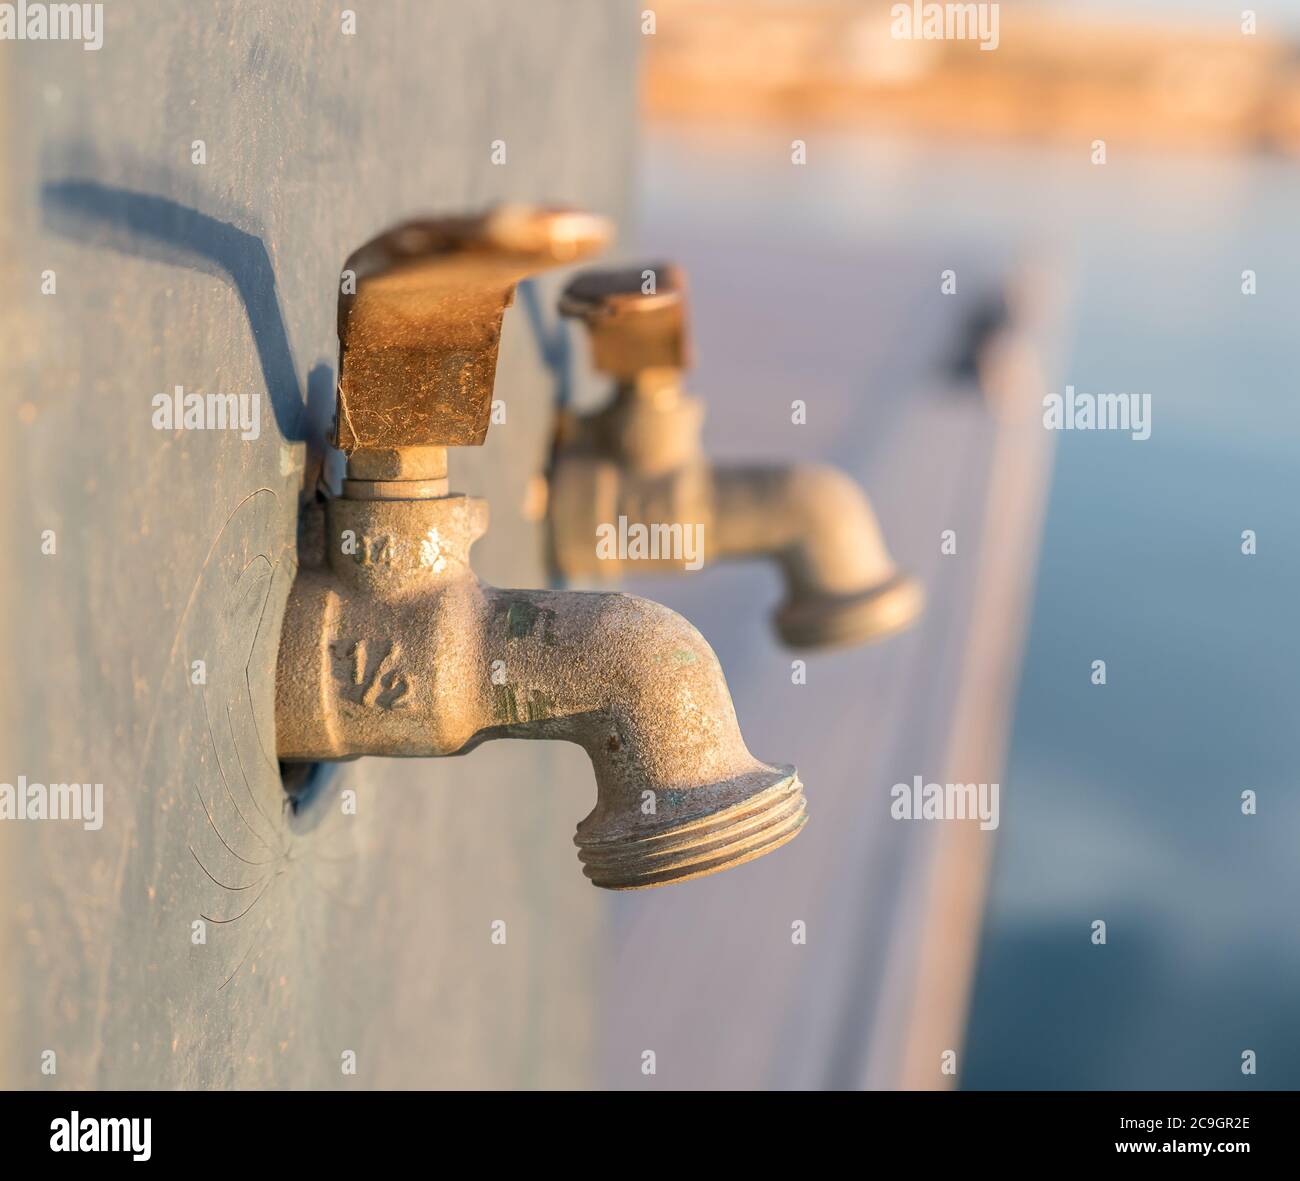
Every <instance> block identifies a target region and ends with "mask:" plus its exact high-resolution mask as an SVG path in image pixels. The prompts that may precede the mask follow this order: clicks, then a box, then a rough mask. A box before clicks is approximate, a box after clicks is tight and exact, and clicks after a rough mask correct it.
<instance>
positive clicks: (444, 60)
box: [0, 0, 638, 1088]
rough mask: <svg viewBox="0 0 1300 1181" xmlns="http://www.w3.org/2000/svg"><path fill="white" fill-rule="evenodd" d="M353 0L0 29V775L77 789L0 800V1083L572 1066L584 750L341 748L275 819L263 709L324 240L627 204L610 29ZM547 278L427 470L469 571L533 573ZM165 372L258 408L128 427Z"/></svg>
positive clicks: (625, 142) (575, 1070) (343, 245)
mask: <svg viewBox="0 0 1300 1181" xmlns="http://www.w3.org/2000/svg"><path fill="white" fill-rule="evenodd" d="M350 7H351V8H352V9H354V10H355V11H356V12H357V27H356V32H355V34H354V35H346V34H345V33H344V32H343V31H342V28H341V23H340V16H339V11H338V7H337V6H335V5H332V4H315V3H309V2H307V0H293V2H289V0H285V2H280V3H274V4H272V3H238V2H235V3H223V4H221V5H211V6H209V5H190V4H181V3H169V4H167V5H166V6H162V5H158V4H153V3H144V2H143V0H140V2H132V0H114V2H113V3H112V4H108V5H105V8H106V10H107V11H106V20H107V27H106V30H105V38H104V45H103V48H102V49H101V50H99V51H97V52H86V51H84V50H83V49H82V48H81V47H80V46H78V45H75V44H69V43H58V42H54V43H30V42H24V43H16V42H8V43H5V44H4V45H3V47H0V85H2V86H3V94H4V97H5V102H4V103H3V107H4V110H5V115H4V118H5V120H6V126H5V127H4V129H3V139H2V140H0V157H2V159H3V163H4V168H3V173H4V177H5V184H4V191H3V195H2V198H0V199H2V200H3V202H4V208H3V210H2V211H3V212H4V214H5V217H4V218H3V219H0V220H2V222H3V227H4V229H3V232H4V234H5V237H6V241H5V242H4V243H3V245H4V246H5V250H4V252H3V254H4V258H5V262H4V263H3V266H4V268H5V270H6V271H7V272H8V273H7V274H6V275H5V279H6V283H5V290H6V292H7V293H8V294H9V297H10V298H9V306H8V308H7V315H6V316H5V318H4V320H5V322H4V324H3V326H0V332H3V338H2V339H0V345H3V350H0V351H2V352H3V357H4V360H3V363H2V364H3V373H0V377H2V378H3V384H4V392H3V394H2V395H0V398H3V403H2V404H0V413H2V414H3V422H4V423H5V431H4V432H3V440H2V441H0V460H2V461H3V472H4V491H5V497H6V500H7V502H8V505H9V509H8V511H7V513H6V514H5V517H6V518H7V520H6V521H5V523H4V525H3V527H2V528H3V529H4V530H5V534H4V536H3V537H2V538H0V541H3V543H4V548H5V553H6V576H5V578H4V583H3V585H4V590H3V608H4V610H3V616H4V624H3V629H4V630H3V633H2V634H0V640H2V641H3V643H4V651H5V653H6V657H7V674H8V675H7V676H5V677H4V678H3V681H4V682H5V685H4V688H3V690H0V691H3V692H4V693H5V694H6V698H5V700H4V702H3V703H2V704H3V706H4V708H3V712H2V713H0V717H3V719H4V721H3V722H2V723H0V724H2V725H4V726H5V729H6V732H4V733H0V782H9V783H16V782H17V780H18V777H19V776H26V777H27V779H28V780H29V781H36V782H40V783H45V784H49V783H51V782H58V783H62V782H87V781H88V782H91V783H100V782H102V784H103V824H102V828H99V829H92V830H88V829H86V828H85V827H84V826H83V825H81V824H79V823H77V822H75V821H48V820H47V821H36V820H27V821H14V822H12V823H3V824H0V865H2V866H3V869H0V874H2V875H3V876H2V877H0V890H2V891H3V903H0V978H2V979H0V984H2V987H0V1085H4V1086H7V1087H23V1088H29V1087H42V1086H46V1087H60V1088H62V1087H88V1086H94V1087H110V1088H111V1087H129V1086H130V1087H176V1086H184V1087H230V1086H235V1087H253V1086H295V1087H313V1088H316V1087H320V1088H330V1087H358V1086H359V1087H403V1086H549V1085H581V1084H582V1083H583V1082H585V1081H587V1080H588V1078H589V1074H588V1071H589V1064H590V1062H591V1060H592V1058H593V1056H594V1047H593V1046H592V1045H591V1039H592V1036H593V1035H592V1033H591V1032H590V1019H589V1014H590V1010H591V1002H592V992H593V990H594V988H595V984H594V982H593V971H592V965H593V962H594V960H595V938H596V931H597V928H598V919H599V914H600V910H599V899H598V896H597V894H596V891H594V890H593V889H592V888H591V887H590V886H589V885H588V884H587V883H586V881H585V879H583V878H582V876H581V874H580V872H579V866H578V863H577V860H576V857H575V853H574V849H573V847H572V844H571V837H572V830H573V826H574V824H575V823H576V821H577V820H578V819H580V818H581V816H582V815H584V814H585V813H586V811H587V810H588V809H589V807H590V805H591V802H592V800H593V798H594V789H593V787H592V781H591V773H590V769H589V767H588V765H587V763H586V759H585V757H584V756H583V755H582V754H581V752H580V751H578V750H577V748H572V747H567V746H566V747H560V746H557V745H554V744H536V743H528V744H523V743H491V744H488V745H487V746H485V747H483V748H481V749H479V750H478V751H476V752H474V753H473V754H472V755H470V756H468V757H466V758H464V759H453V760H445V761H441V762H428V761H421V762H410V763H407V762H402V761H395V760H392V761H387V760H386V761H380V760H367V761H364V762H361V763H357V764H353V765H351V766H349V767H347V768H346V769H345V770H343V771H342V772H341V773H340V774H339V775H337V776H336V777H335V778H334V780H333V781H332V782H331V784H330V786H329V787H328V788H327V789H326V790H325V791H323V792H322V793H321V794H320V796H319V797H318V798H317V799H316V800H314V801H313V802H312V804H311V805H309V806H308V807H307V808H306V809H305V810H304V812H303V813H302V814H301V815H297V816H295V815H293V814H291V813H290V812H289V811H288V810H286V808H285V805H284V795H283V790H282V787H281V784H280V781H279V777H278V772H277V768H276V764H275V760H274V749H275V746H274V734H273V729H272V721H273V717H272V709H271V694H272V690H273V674H274V658H275V650H276V640H277V626H278V618H279V610H280V608H281V606H282V603H283V600H284V597H285V595H286V593H287V590H288V586H289V582H290V579H291V575H292V564H293V556H294V542H295V521H296V516H297V507H298V498H299V490H300V487H301V485H302V482H303V473H304V466H305V465H308V464H310V462H311V454H312V453H315V452H316V448H317V447H318V445H319V441H320V439H321V438H322V437H323V434H324V432H325V430H326V429H327V426H328V421H329V417H330V415H331V413H332V392H333V381H334V365H335V352H336V347H337V346H336V339H335V310H336V298H337V295H336V293H337V276H338V272H339V269H340V267H341V265H342V262H343V259H344V258H345V257H346V256H347V254H348V253H349V251H350V250H352V249H353V248H354V247H356V246H357V245H359V244H360V243H362V242H364V241H365V240H367V239H369V238H370V237H371V236H373V235H374V234H375V233H376V232H378V231H379V230H381V229H383V228H385V227H386V226H388V225H389V224H391V223H393V222H394V221H397V220H399V219H402V218H404V217H407V216H410V215H412V214H416V213H420V212H426V211H459V210H469V209H476V208H479V207H481V206H483V205H484V204H485V203H487V202H490V201H493V200H497V199H510V198H513V199H522V200H554V201H564V202H571V203H575V204H579V205H582V206H585V207H587V208H591V209H594V210H596V211H598V212H601V213H605V214H609V215H613V216H615V217H618V216H620V215H622V213H623V212H624V210H623V205H624V200H625V188H626V182H627V177H628V174H629V168H630V161H631V154H632V150H633V146H634V145H633V143H632V126H633V113H634V95H633V91H634V83H635V62H634V54H635V50H636V41H637V38H638V30H637V25H636V14H635V12H634V11H633V9H632V8H631V7H630V6H628V5H625V4H621V3H616V4H611V3H609V2H608V0H533V2H531V3H528V4H518V3H509V2H508V0H478V2H476V3H474V4H462V3H453V2H450V0H448V2H445V3H444V2H421V3H416V2H414V0H411V2H410V3H396V2H387V3H374V2H367V0H354V3H352V4H351V5H350ZM196 140H202V141H204V147H205V153H206V162H204V163H201V164H200V163H194V162H193V159H194V152H195V148H194V141H196ZM494 140H503V141H505V146H506V163H505V164H504V165H494V164H493V163H492V161H491V144H492V141H494ZM47 271H52V272H54V283H55V291H54V293H53V294H43V293H42V281H43V279H42V276H43V272H47ZM558 282H559V279H558V278H554V277H553V278H551V279H548V280H546V281H543V282H542V283H541V284H540V285H539V287H538V289H537V290H536V291H535V292H524V293H523V295H522V296H521V298H520V299H519V300H518V302H517V305H516V308H515V309H514V310H513V311H512V312H510V313H508V315H507V322H506V329H505V337H504V341H503V346H502V356H501V366H500V372H499V375H498V384H497V396H498V397H499V398H502V399H504V400H505V402H506V406H507V422H506V423H505V424H504V425H501V426H495V427H493V429H492V432H491V433H490V435H489V439H488V443H487V445H486V446H485V447H484V448H483V449H481V450H480V451H477V452H472V453H461V454H455V455H453V457H452V464H453V477H454V481H453V483H454V485H455V486H457V487H459V488H460V489H461V490H463V491H466V492H471V493H475V494H478V495H484V496H487V497H488V498H489V499H490V501H491V505H492V513H493V526H492V529H491V531H490V532H489V534H488V536H487V537H486V538H485V539H484V540H483V541H482V542H481V543H480V544H479V546H478V547H477V548H476V551H475V553H476V558H477V563H476V564H477V567H478V569H479V572H480V573H481V574H482V575H483V576H484V577H485V578H487V579H488V580H490V581H493V582H497V583H500V584H511V583H515V584H520V585H538V584H540V583H541V582H542V578H543V576H542V571H541V567H540V545H539V539H538V538H537V536H536V535H535V533H534V531H533V526H531V525H529V524H527V523H526V522H525V520H524V518H523V515H522V508H521V506H522V503H523V499H524V490H525V486H526V483H527V480H528V477H529V476H530V475H531V474H532V473H533V472H535V471H536V470H537V468H538V466H539V465H540V462H541V459H542V455H543V448H544V446H545V435H546V426H547V422H548V414H549V405H550V398H551V394H552V389H553V382H552V378H551V376H550V374H549V371H548V368H547V365H546V363H545V358H544V346H545V344H546V341H547V340H548V339H549V337H550V335H551V333H553V331H554V321H553V316H552V314H551V313H550V311H549V309H550V307H552V306H553V295H554V292H555V290H556V286H557V283H558ZM47 285H48V284H47ZM534 296H535V297H536V306H539V307H540V308H541V309H543V313H542V317H541V320H540V321H532V320H530V315H529V312H530V309H531V308H533V306H534V305H533V297H534ZM178 385H180V386H183V387H184V388H185V390H186V391H194V392H200V393H213V392H222V393H236V394H259V395H260V396H261V416H260V434H259V435H258V437H257V438H256V439H252V440H248V441H245V440H243V439H241V438H240V437H239V436H238V435H237V434H234V433H231V432H220V431H179V432H178V431H165V430H156V429H154V427H153V426H152V425H151V417H152V404H151V400H152V398H153V396H154V395H155V394H157V393H160V392H162V391H169V390H172V389H173V388H174V387H175V386H178ZM47 531H53V538H54V546H55V551H54V552H53V553H45V552H43V539H45V538H46V537H47ZM45 548H47V549H48V548H49V546H48V542H47V543H46V545H45ZM195 661H203V662H204V666H205V670H206V682H205V683H202V684H198V683H195V675H194V673H193V669H194V662H195ZM347 789H350V790H353V791H355V792H356V794H357V810H356V814H355V815H349V814H345V812H344V810H343V808H342V806H341V801H342V799H343V798H344V797H343V796H342V794H341V793H342V792H343V791H344V790H347ZM495 920H504V921H505V923H506V928H505V929H506V932H507V941H506V943H505V944H504V945H498V944H493V943H492V941H491V938H490V936H491V924H492V923H493V922H494V921H495ZM196 923H201V924H202V926H201V927H196V926H195V924H196ZM196 931H201V932H202V933H203V934H204V936H205V941H202V942H196V940H197V939H198V935H196V933H195V932H196ZM349 1051H350V1052H352V1053H354V1054H355V1056H356V1073H355V1075H353V1074H348V1073H345V1072H344V1065H345V1061H346V1059H345V1055H346V1054H347V1052H349ZM51 1052H52V1055H53V1057H51ZM52 1070H53V1073H51V1071H52Z"/></svg>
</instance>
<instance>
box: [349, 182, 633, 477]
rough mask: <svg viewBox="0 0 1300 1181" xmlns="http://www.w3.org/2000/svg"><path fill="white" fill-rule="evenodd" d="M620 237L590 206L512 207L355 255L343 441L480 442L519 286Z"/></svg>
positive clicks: (387, 240) (451, 221)
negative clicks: (505, 319) (505, 324)
mask: <svg viewBox="0 0 1300 1181" xmlns="http://www.w3.org/2000/svg"><path fill="white" fill-rule="evenodd" d="M609 237H610V227H609V223H608V222H607V221H606V220H605V219H604V218H601V217H597V216H595V215H593V214H589V213H584V212H582V211H580V210H574V209H546V208H538V207H535V206H527V205H503V206H499V207H497V208H495V209H492V210H489V211H488V212H487V213H484V214H482V215H479V216H474V217H443V218H431V219H427V220H422V221H411V222H407V223H406V224H404V225H400V226H397V227H396V228H394V229H391V230H389V231H388V232H387V233H384V234H381V235H380V236H379V237H377V238H375V239H373V240H372V241H370V242H367V243H366V245H364V246H362V247H361V248H360V249H359V250H357V251H356V252H355V253H354V254H353V255H352V256H351V257H350V258H349V259H348V261H347V263H346V266H345V271H344V284H343V289H342V294H341V295H340V298H339V320H338V332H339V385H338V413H337V417H336V421H335V428H334V443H335V445H336V446H337V447H339V448H341V449H342V450H343V451H345V452H347V453H348V454H349V455H351V454H352V453H353V452H355V451H387V450H390V449H400V448H405V447H464V446H471V447H475V446H480V445H481V444H482V443H483V440H484V437H485V436H486V435H487V428H488V421H489V419H490V417H491V410H492V387H493V384H494V382H495V379H496V367H497V348H498V345H499V343H500V339H501V319H502V316H503V315H504V313H505V309H506V308H507V307H508V306H509V305H510V303H511V302H512V300H513V299H514V292H515V284H516V283H517V282H519V280H520V279H523V278H526V277H527V276H529V275H531V274H534V273H536V272H538V271H542V270H546V269H547V268H549V267H554V266H563V265H565V264H568V263H572V262H577V261H579V260H580V259H583V258H585V257H587V256H588V255H590V254H592V253H593V252H595V251H596V250H599V249H600V248H601V247H603V246H604V245H605V243H606V242H607V241H608V239H609Z"/></svg>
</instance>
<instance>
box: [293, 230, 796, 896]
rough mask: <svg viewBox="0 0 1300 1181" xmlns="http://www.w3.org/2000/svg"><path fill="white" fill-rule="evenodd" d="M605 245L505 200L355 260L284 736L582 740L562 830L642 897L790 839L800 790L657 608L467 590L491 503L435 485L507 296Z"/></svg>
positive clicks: (310, 743) (597, 870)
mask: <svg viewBox="0 0 1300 1181" xmlns="http://www.w3.org/2000/svg"><path fill="white" fill-rule="evenodd" d="M606 233H607V230H606V227H605V226H604V224H603V223H602V222H601V221H600V219H598V218H593V217H590V216H589V215H586V214H579V213H575V212H572V211H564V210H544V209H532V208H520V207H508V208H506V209H503V210H497V211H494V212H492V213H489V214H487V215H484V216H482V217H478V218H458V219H446V220H441V221H424V222H418V223H413V224H412V225H411V226H407V227H401V228H399V229H397V230H394V231H391V232H390V233H388V234H385V235H383V236H381V237H380V238H378V239H376V240H375V241H374V242H372V243H370V244H369V245H367V246H366V247H363V248H362V249H361V250H360V251H358V252H357V253H356V254H355V255H354V256H353V257H352V259H350V260H349V264H348V268H347V269H348V270H349V271H351V272H352V273H354V274H355V279H356V283H355V290H354V291H352V292H348V291H346V290H345V294H344V298H343V300H342V302H341V306H340V320H339V336H340V380H339V413H338V421H337V427H336V430H337V436H336V441H337V443H338V445H339V446H340V447H341V448H342V449H343V450H344V451H345V452H347V454H348V471H347V478H346V479H345V481H344V484H343V495H342V496H339V497H334V498H331V499H329V500H327V501H326V502H325V503H324V504H323V505H321V506H315V507H313V508H312V509H310V510H309V514H310V516H309V518H308V519H305V520H304V523H303V530H302V537H303V547H304V548H303V552H302V554H301V555H300V567H299V573H298V577H297V579H296V581H295V583H294V586H293V589H292V591H291V593H290V596H289V603H288V607H287V610H286V616H285V621H284V626H283V629H282V633H281V646H280V655H279V667H278V671H277V681H276V690H277V691H276V731H277V745H278V749H279V754H280V757H281V758H282V759H284V760H286V761H290V762H292V761H300V760H308V761H316V760H331V759H350V758H356V757H359V756H363V755H388V756H404V757H437V756H447V755H462V754H466V753H467V752H469V751H471V750H473V749H474V748H475V747H477V746H479V745H480V744H482V743H483V742H486V741H489V740H491V739H500V738H525V739H556V740H561V741H568V742H574V743H577V744H578V745H580V746H581V747H582V748H583V749H584V750H585V751H586V752H587V754H588V756H589V757H590V759H591V762H592V766H593V769H594V771H595V777H596V804H595V807H594V808H593V810H592V812H591V814H590V815H588V816H587V817H586V819H584V820H583V821H582V822H581V823H580V824H579V825H578V830H577V834H576V836H575V842H576V844H577V845H578V855H579V858H580V859H581V861H582V862H583V866H584V872H585V873H586V875H587V876H588V877H589V878H590V879H591V880H592V881H593V882H594V883H595V884H596V885H598V886H604V887H608V888H611V889H639V888H643V887H647V886H657V885H663V884H666V883H669V882H675V881H682V880H685V879H688V878H693V877H698V876H700V875H702V874H707V873H714V872H716V871H718V870H721V869H726V868H729V867H731V866H734V865H739V864H741V863H742V862H745V861H748V860H751V859H752V858H754V857H758V856H760V855H762V854H764V853H767V852H769V851H771V850H772V849H775V848H777V847H779V846H780V845H782V844H784V843H785V842H786V841H788V840H790V839H791V838H792V837H794V836H795V835H796V833H798V831H799V829H800V828H801V827H802V825H803V823H804V819H805V804H804V798H803V788H802V785H801V784H800V782H799V778H798V775H797V774H796V773H795V771H794V768H793V767H782V766H772V765H769V764H766V763H763V762H760V761H759V760H758V759H756V758H754V756H753V755H751V754H750V753H749V750H748V749H747V748H746V746H745V743H744V741H743V739H742V738H741V735H740V729H739V726H738V724H737V721H736V715H735V710H734V707H733V705H732V702H731V696H730V693H729V692H728V690H727V685H726V681H725V679H724V677H723V675H722V670H721V668H720V667H719V666H718V662H717V658H716V657H715V655H714V654H713V651H712V650H711V649H710V648H709V646H708V644H707V643H706V642H705V641H704V639H703V637H702V636H700V634H699V633H698V632H697V631H696V630H695V629H694V628H693V627H692V626H691V625H690V624H689V623H688V622H687V621H686V620H684V619H682V618H681V617H680V616H678V615H676V614H674V613H673V612H672V611H669V610H668V609H667V608H665V607H662V606H660V605H659V604H657V603H652V602H649V601H648V600H645V599H640V598H636V597H633V596H631V595H624V594H593V593H578V592H566V591H548V590H499V589H497V588H495V587H491V586H487V585H485V584H484V583H482V582H480V580H479V579H478V577H477V576H476V575H475V574H474V572H473V569H472V568H471V565H470V558H469V554H470V547H471V546H472V545H473V543H474V541H475V540H476V539H477V538H479V537H480V536H482V535H483V533H484V531H485V530H486V528H487V519H488V515H487V506H486V504H485V503H484V502H483V501H481V500H478V499H476V498H473V497H467V496H462V495H459V494H457V493H454V492H451V491H450V490H449V486H448V482H447V459H446V450H445V448H446V447H448V446H459V445H474V444H478V443H481V442H482V441H483V436H484V433H485V432H486V429H487V422H488V416H489V411H490V404H491V394H492V386H493V381H494V378H495V369H496V348H497V341H498V339H499V334H500V326H501V318H502V315H503V313H504V309H505V308H506V307H507V306H508V304H509V302H510V299H511V297H512V295H513V290H514V284H515V282H516V281H517V280H518V279H519V278H522V277H523V276H524V275H526V274H529V273H532V272H534V271H536V270H540V269H542V268H544V267H547V266H554V265H560V264H563V263H566V262H572V261H575V260H576V259H578V258H580V257H581V256H583V255H584V254H587V253H590V252H591V251H592V250H594V249H596V248H598V247H599V246H600V245H601V244H602V243H603V241H604V239H605V237H606Z"/></svg>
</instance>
